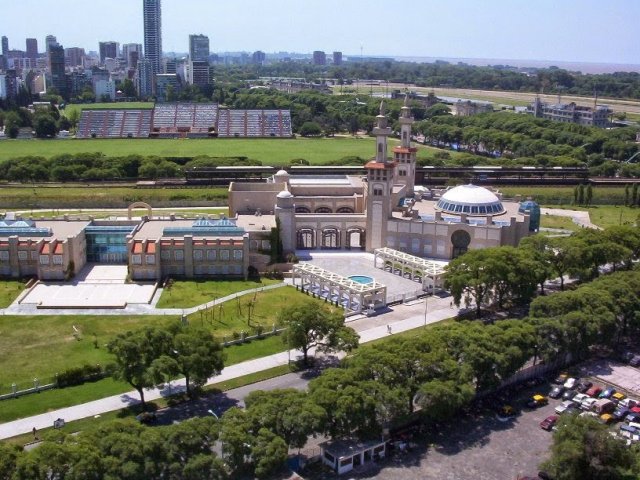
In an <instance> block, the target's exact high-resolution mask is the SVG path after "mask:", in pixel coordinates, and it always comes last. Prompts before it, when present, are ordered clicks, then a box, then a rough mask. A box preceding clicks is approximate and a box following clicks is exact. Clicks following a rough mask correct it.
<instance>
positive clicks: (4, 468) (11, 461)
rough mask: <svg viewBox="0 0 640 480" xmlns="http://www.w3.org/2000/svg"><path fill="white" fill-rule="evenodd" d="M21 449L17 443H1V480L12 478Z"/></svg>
mask: <svg viewBox="0 0 640 480" xmlns="http://www.w3.org/2000/svg"><path fill="white" fill-rule="evenodd" d="M21 451H22V450H21V449H20V447H18V446H17V445H12V444H10V443H0V480H10V479H11V476H12V475H13V472H14V471H15V469H16V462H17V461H18V457H19V456H20V453H21Z"/></svg>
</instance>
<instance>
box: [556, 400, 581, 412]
mask: <svg viewBox="0 0 640 480" xmlns="http://www.w3.org/2000/svg"><path fill="white" fill-rule="evenodd" d="M575 406H576V404H575V403H573V402H572V401H571V400H565V401H564V402H562V403H561V404H560V405H558V406H557V407H556V408H555V409H554V410H555V412H556V413H557V414H558V415H560V414H562V413H565V412H567V410H570V409H574V408H575Z"/></svg>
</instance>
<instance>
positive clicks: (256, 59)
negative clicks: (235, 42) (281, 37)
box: [251, 50, 267, 65]
mask: <svg viewBox="0 0 640 480" xmlns="http://www.w3.org/2000/svg"><path fill="white" fill-rule="evenodd" d="M266 58H267V56H266V55H265V53H264V52H261V51H260V50H257V51H255V52H253V55H252V56H251V63H253V64H254V65H262V64H263V63H264V61H265V59H266Z"/></svg>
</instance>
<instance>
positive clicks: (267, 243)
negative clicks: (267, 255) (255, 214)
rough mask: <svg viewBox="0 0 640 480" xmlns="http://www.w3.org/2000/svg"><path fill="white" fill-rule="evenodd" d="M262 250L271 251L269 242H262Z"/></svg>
mask: <svg viewBox="0 0 640 480" xmlns="http://www.w3.org/2000/svg"><path fill="white" fill-rule="evenodd" d="M261 248H262V250H271V242H270V241H269V240H262V247H261Z"/></svg>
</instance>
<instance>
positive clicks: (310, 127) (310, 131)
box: [299, 122, 322, 137]
mask: <svg viewBox="0 0 640 480" xmlns="http://www.w3.org/2000/svg"><path fill="white" fill-rule="evenodd" d="M299 133H300V135H302V136H303V137H313V136H317V135H320V134H322V127H321V126H320V125H319V124H318V123H317V122H304V123H303V124H302V126H301V127H300V130H299Z"/></svg>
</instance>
